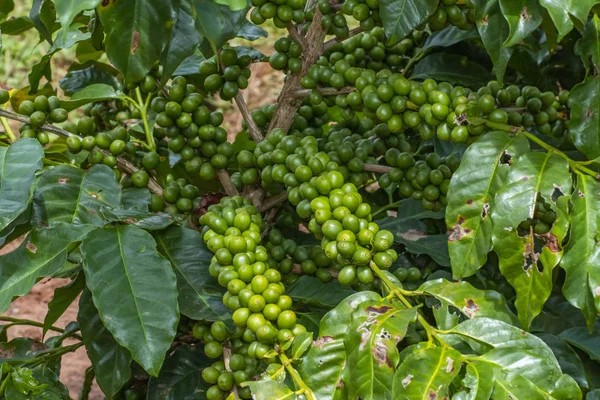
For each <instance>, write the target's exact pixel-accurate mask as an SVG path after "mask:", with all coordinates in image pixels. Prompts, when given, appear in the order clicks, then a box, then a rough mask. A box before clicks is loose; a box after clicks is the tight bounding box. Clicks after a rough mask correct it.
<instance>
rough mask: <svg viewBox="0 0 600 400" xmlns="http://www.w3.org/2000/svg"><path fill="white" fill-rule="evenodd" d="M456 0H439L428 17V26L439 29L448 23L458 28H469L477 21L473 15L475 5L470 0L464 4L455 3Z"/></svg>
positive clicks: (433, 29) (434, 29) (435, 29)
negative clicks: (436, 6)
mask: <svg viewBox="0 0 600 400" xmlns="http://www.w3.org/2000/svg"><path fill="white" fill-rule="evenodd" d="M457 3H458V0H440V3H439V5H438V8H437V9H436V10H435V11H434V13H433V14H432V15H431V16H430V17H429V19H428V21H427V22H428V25H429V28H430V29H431V30H432V31H433V32H435V31H441V30H442V29H444V28H445V27H447V26H448V25H454V26H456V27H458V28H460V29H464V30H468V29H471V28H472V27H473V26H474V24H475V22H476V21H477V19H476V17H475V6H474V5H473V2H472V1H471V0H466V1H465V2H464V4H457Z"/></svg>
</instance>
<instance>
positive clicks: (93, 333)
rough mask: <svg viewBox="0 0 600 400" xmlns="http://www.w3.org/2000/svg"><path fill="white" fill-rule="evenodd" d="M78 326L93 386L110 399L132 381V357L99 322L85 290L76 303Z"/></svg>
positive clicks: (89, 296) (98, 317)
mask: <svg viewBox="0 0 600 400" xmlns="http://www.w3.org/2000/svg"><path fill="white" fill-rule="evenodd" d="M77 322H79V327H80V328H81V334H82V336H83V343H84V344H85V348H86V351H87V355H88V357H89V359H90V361H91V362H92V366H93V367H94V372H95V374H96V382H97V383H98V386H100V389H102V391H103V392H104V394H106V395H107V396H108V397H113V396H114V395H115V394H116V393H117V392H118V391H119V390H120V389H121V388H122V387H123V385H124V384H125V383H126V382H127V381H129V379H130V378H131V354H130V353H129V350H127V349H126V348H124V347H121V346H119V344H118V343H117V342H116V341H115V339H114V337H113V336H112V334H111V333H110V332H109V331H108V330H107V329H106V327H105V326H104V324H103V323H102V321H101V320H100V315H99V314H98V310H97V309H96V307H95V306H94V303H93V301H92V294H91V293H90V291H89V290H88V289H86V290H84V291H83V294H82V295H81V298H80V299H79V311H78V314H77Z"/></svg>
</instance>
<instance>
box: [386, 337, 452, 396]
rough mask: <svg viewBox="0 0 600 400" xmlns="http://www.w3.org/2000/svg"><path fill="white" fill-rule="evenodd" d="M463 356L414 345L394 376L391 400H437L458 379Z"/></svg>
mask: <svg viewBox="0 0 600 400" xmlns="http://www.w3.org/2000/svg"><path fill="white" fill-rule="evenodd" d="M462 362H463V356H462V355H461V354H460V353H459V352H458V351H456V350H454V349H452V348H449V347H437V346H436V347H428V346H427V345H426V344H422V345H418V346H417V348H416V349H414V350H413V352H412V353H411V354H410V355H409V356H408V357H407V358H406V359H405V360H404V361H403V362H402V364H400V367H398V370H397V371H396V374H395V375H394V386H393V388H392V393H393V397H391V398H393V399H438V398H439V399H441V398H444V397H447V396H448V394H449V393H448V387H449V386H450V383H452V380H454V378H455V377H456V376H457V375H458V373H459V372H460V369H461V365H462Z"/></svg>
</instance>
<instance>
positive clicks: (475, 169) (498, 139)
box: [446, 131, 529, 279]
mask: <svg viewBox="0 0 600 400" xmlns="http://www.w3.org/2000/svg"><path fill="white" fill-rule="evenodd" d="M527 151H529V143H528V142H527V139H525V138H524V137H522V136H520V135H517V136H514V137H512V138H511V137H510V136H508V135H507V134H506V133H504V132H498V131H497V132H490V133H488V134H486V135H484V136H482V137H481V138H480V139H479V140H477V141H476V142H475V143H473V144H472V145H471V146H469V148H468V149H467V151H465V153H464V155H463V158H462V161H461V163H460V166H459V167H458V169H457V170H456V172H455V173H454V175H453V176H452V179H451V180H450V186H449V188H448V205H447V206H446V224H447V226H448V229H451V234H450V239H449V242H448V251H449V253H450V260H451V262H452V274H453V276H454V278H455V279H461V278H465V277H468V276H471V275H473V274H474V273H475V272H476V271H477V270H478V269H479V268H481V266H482V265H483V264H484V263H485V261H486V260H487V254H488V253H489V252H490V250H491V249H492V221H491V218H490V212H491V210H490V209H493V207H494V196H495V193H496V191H497V190H498V189H499V188H501V187H502V185H503V181H504V177H505V175H506V172H507V171H508V163H506V162H502V159H503V158H514V157H516V156H518V155H520V154H523V153H525V152H527ZM505 161H506V160H505Z"/></svg>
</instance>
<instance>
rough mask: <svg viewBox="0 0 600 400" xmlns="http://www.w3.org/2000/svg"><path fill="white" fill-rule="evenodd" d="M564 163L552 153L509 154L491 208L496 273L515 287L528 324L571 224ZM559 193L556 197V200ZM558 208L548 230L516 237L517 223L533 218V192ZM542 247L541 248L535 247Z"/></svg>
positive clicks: (545, 292)
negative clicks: (502, 179)
mask: <svg viewBox="0 0 600 400" xmlns="http://www.w3.org/2000/svg"><path fill="white" fill-rule="evenodd" d="M571 186H572V182H571V173H570V172H569V165H568V164H567V162H566V161H565V160H564V159H563V158H561V157H559V156H557V155H554V154H552V153H537V152H536V153H525V154H523V155H521V156H519V157H517V158H513V160H512V165H511V167H510V168H509V172H508V175H507V177H506V182H505V184H504V186H503V187H502V189H500V190H499V191H498V193H497V194H496V198H495V207H494V208H493V209H492V211H491V215H492V221H493V224H494V231H493V237H492V240H493V243H494V251H495V252H496V254H498V259H499V264H500V272H501V273H502V275H504V277H505V278H506V279H507V280H508V282H509V283H510V284H511V286H512V287H513V288H515V291H516V292H517V299H516V301H515V307H516V308H517V311H518V314H519V321H520V322H521V325H522V326H523V327H524V328H525V329H529V326H530V324H531V321H532V320H533V319H534V318H535V317H536V316H537V315H538V314H539V313H540V311H541V310H542V307H543V305H544V303H545V302H546V300H547V299H548V297H549V296H550V292H551V291H552V271H553V269H554V267H555V266H556V265H557V264H558V262H559V261H560V258H561V257H562V253H563V250H562V247H561V243H562V240H563V239H564V238H565V236H566V234H567V230H568V226H569V222H568V218H567V215H566V207H567V202H568V197H567V196H565V195H569V194H570V193H571ZM556 194H559V195H560V196H561V197H559V198H558V199H557V200H555V199H554V197H555V196H556ZM538 195H540V196H542V197H543V198H544V199H545V200H546V202H547V203H548V204H550V206H551V208H552V209H553V210H554V211H555V212H556V213H557V218H556V221H555V222H554V224H553V226H552V230H551V232H549V233H547V234H546V235H534V234H533V230H532V231H531V232H529V233H527V234H525V235H524V236H520V234H519V231H518V229H517V227H518V226H519V224H520V223H521V222H523V221H526V220H527V219H528V218H533V215H534V212H535V204H536V199H537V196H538ZM540 246H541V247H542V248H541V250H540V249H539V247H540Z"/></svg>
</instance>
